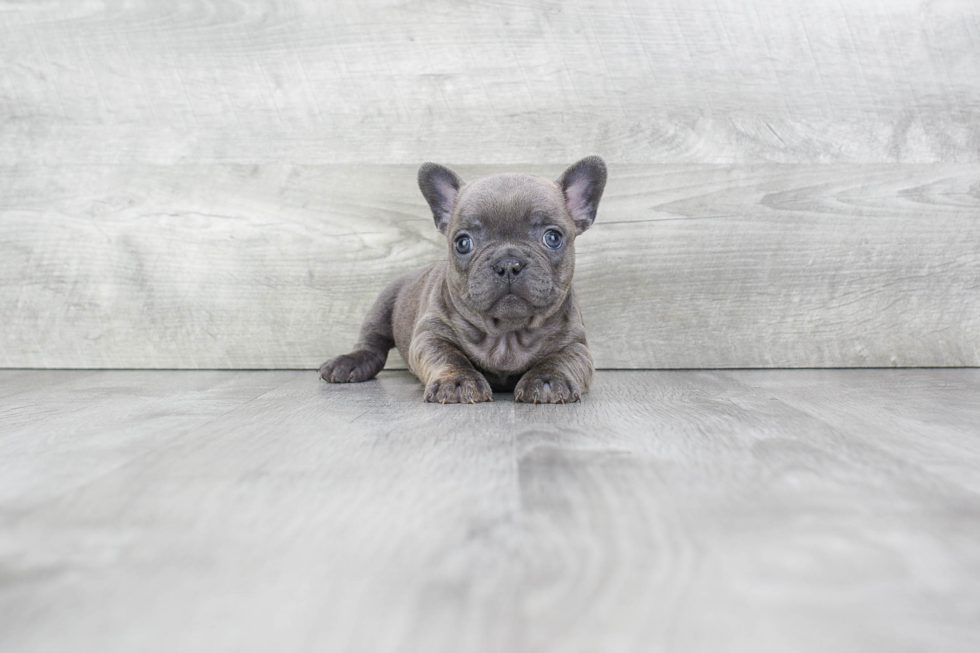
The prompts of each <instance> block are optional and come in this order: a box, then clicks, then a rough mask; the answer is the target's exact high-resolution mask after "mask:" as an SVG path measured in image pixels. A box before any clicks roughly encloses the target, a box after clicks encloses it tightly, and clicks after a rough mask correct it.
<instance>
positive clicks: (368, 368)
mask: <svg viewBox="0 0 980 653" xmlns="http://www.w3.org/2000/svg"><path fill="white" fill-rule="evenodd" d="M382 367H384V362H383V361H378V357H377V356H375V355H374V354H372V353H371V352H369V351H364V350H360V351H352V352H351V353H349V354H344V355H343V356H337V357H336V358H331V359H330V360H328V361H327V362H326V363H324V364H323V365H321V366H320V378H321V379H323V380H324V381H326V382H327V383H359V382H361V381H367V380H368V379H373V378H374V377H375V375H377V373H378V372H380V371H381V368H382Z"/></svg>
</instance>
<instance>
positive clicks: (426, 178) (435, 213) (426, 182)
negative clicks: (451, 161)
mask: <svg viewBox="0 0 980 653" xmlns="http://www.w3.org/2000/svg"><path fill="white" fill-rule="evenodd" d="M462 186H463V180H462V179H460V177H459V175H457V174H456V173H455V172H453V171H452V170H450V169H449V168H447V167H446V166H441V165H439V164H438V163H423V164H422V165H421V167H419V188H420V189H421V190H422V195H424V196H425V201H426V202H428V203H429V208H431V209H432V217H433V219H434V220H435V221H436V229H438V230H439V231H441V232H442V233H446V227H447V225H449V216H450V215H452V213H453V206H455V205H456V195H457V194H458V193H459V189H460V188H461V187H462Z"/></svg>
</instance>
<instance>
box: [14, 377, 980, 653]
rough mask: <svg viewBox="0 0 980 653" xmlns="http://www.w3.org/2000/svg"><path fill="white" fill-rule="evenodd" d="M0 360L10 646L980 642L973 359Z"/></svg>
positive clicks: (831, 647)
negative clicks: (331, 368)
mask: <svg viewBox="0 0 980 653" xmlns="http://www.w3.org/2000/svg"><path fill="white" fill-rule="evenodd" d="M421 396H422V395H421V388H420V386H419V385H418V384H417V383H416V382H415V381H414V380H413V379H412V378H411V377H410V376H409V375H408V374H407V373H404V372H385V373H383V374H382V376H381V378H380V380H378V381H373V382H369V383H365V384H361V385H351V386H342V385H333V386H328V385H326V384H324V383H322V382H319V381H318V380H317V377H316V374H315V373H314V372H295V371H286V372H161V371H157V372H148V371H115V372H84V371H76V372H62V371H3V372H0V650H2V651H4V653H13V652H15V651H16V652H21V651H72V652H73V653H76V652H86V651H92V652H96V651H97V652H99V653H108V652H113V651H127V652H130V651H168V652H170V651H207V652H208V653H212V652H214V651H235V652H239V651H342V652H344V653H347V652H357V651H390V652H392V653H394V652H420V653H422V652H425V653H428V652H442V651H446V652H452V653H462V652H467V651H481V652H482V651H501V652H507V653H521V652H524V651H535V652H536V651H554V652H562V653H566V652H577V651H582V652H585V651H596V652H605V651H779V652H785V651H821V652H824V651H835V652H840V651H876V652H877V651H944V652H949V651H964V652H966V651H970V652H974V651H977V650H980V426H978V425H980V401H978V398H980V370H977V369H946V370H836V371H829V370H824V371H814V370H798V371H699V372H683V371H679V372H677V371H675V372H600V373H599V374H598V377H597V379H596V382H595V386H594V391H593V392H592V393H591V394H590V395H588V396H587V397H586V399H585V401H584V402H583V403H582V404H580V405H569V406H536V407H535V406H526V405H516V404H514V403H512V402H511V401H509V399H510V398H509V397H508V396H506V395H503V396H499V397H498V398H497V401H496V402H495V403H493V404H486V405H479V406H437V405H425V404H423V403H421Z"/></svg>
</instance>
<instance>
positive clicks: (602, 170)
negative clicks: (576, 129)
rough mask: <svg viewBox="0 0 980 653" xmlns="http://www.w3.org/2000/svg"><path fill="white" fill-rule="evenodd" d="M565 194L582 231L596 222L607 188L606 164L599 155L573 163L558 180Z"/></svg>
mask: <svg viewBox="0 0 980 653" xmlns="http://www.w3.org/2000/svg"><path fill="white" fill-rule="evenodd" d="M555 183H556V184H558V188H560V189H561V192H562V193H563V194H564V195H565V206H566V207H567V208H568V213H569V214H570V215H571V216H572V220H574V221H575V230H576V232H577V233H579V234H580V233H582V232H583V231H585V230H586V229H588V228H589V227H591V226H592V223H593V222H595V214H596V211H597V210H598V209H599V200H600V199H601V198H602V191H603V190H604V189H605V188H606V164H605V162H604V161H603V160H602V159H600V158H599V157H597V156H587V157H585V158H584V159H582V160H581V161H578V162H577V163H573V164H572V165H571V166H570V167H569V168H568V170H566V171H565V172H563V173H561V177H559V178H558V179H557V180H556V181H555Z"/></svg>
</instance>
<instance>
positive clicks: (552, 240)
mask: <svg viewBox="0 0 980 653" xmlns="http://www.w3.org/2000/svg"><path fill="white" fill-rule="evenodd" d="M541 240H542V241H543V242H544V246H545V247H547V248H548V249H558V248H559V247H561V241H562V238H561V232H560V231H558V230H557V229H549V230H548V231H546V232H544V238H542V239H541Z"/></svg>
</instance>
